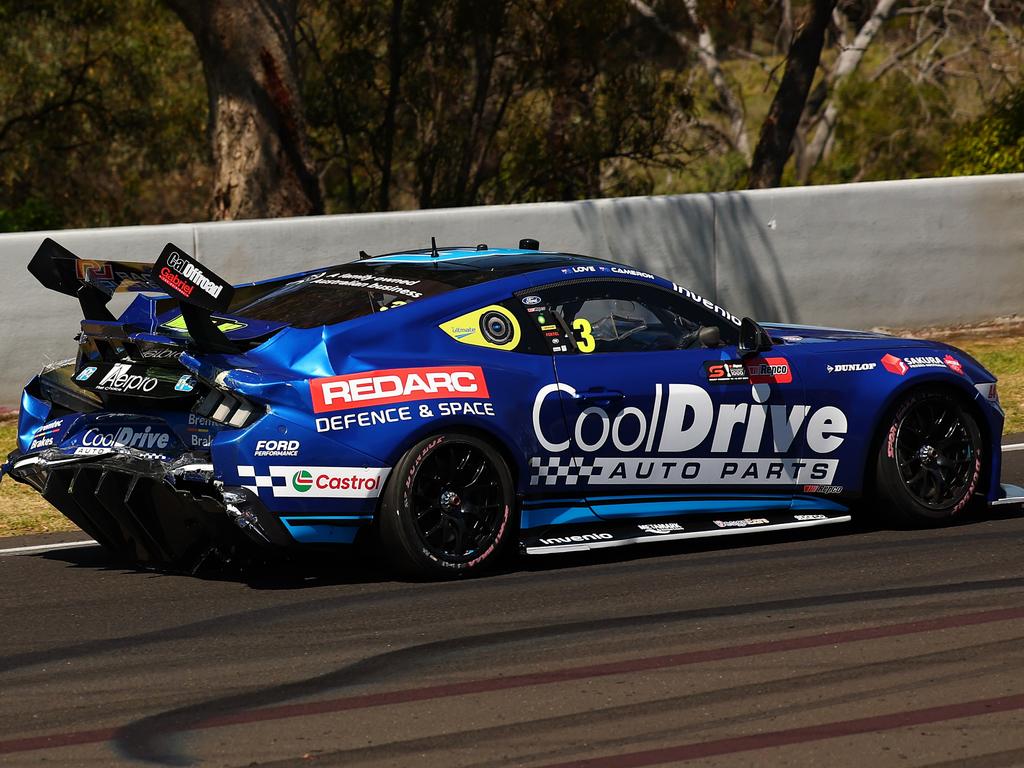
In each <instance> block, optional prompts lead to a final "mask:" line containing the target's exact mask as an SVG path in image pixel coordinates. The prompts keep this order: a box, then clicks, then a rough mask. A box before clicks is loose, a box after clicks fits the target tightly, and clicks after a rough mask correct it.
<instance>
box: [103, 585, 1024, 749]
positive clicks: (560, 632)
mask: <svg viewBox="0 0 1024 768" xmlns="http://www.w3.org/2000/svg"><path fill="white" fill-rule="evenodd" d="M1021 587H1024V578H1016V579H995V580H986V581H977V582H963V583H959V584H935V585H927V586H919V587H898V588H894V589H886V590H871V591H864V592H849V593H842V594H838V595H818V596H814V597H805V598H795V599H791V600H772V601H767V602H762V603H751V604H743V605H732V606H722V607H712V608H700V609H688V610H682V611H669V612H664V613H655V614H644V615H638V616H627V617H617V618H599V619H594V620H587V621H577V622H569V623H565V624H554V625H545V626H540V627H536V626H535V627H524V628H520V629H513V630H503V631H500V632H491V633H485V634H481V635H473V636H469V637H461V638H443V639H440V640H434V641H431V642H427V643H422V644H418V645H413V646H408V647H406V648H401V649H398V650H395V651H389V652H387V653H383V654H379V655H376V656H370V657H368V658H366V659H362V660H360V661H357V662H355V663H353V664H349V665H346V666H343V667H341V668H339V669H337V670H334V671H331V672H327V673H325V674H322V675H317V676H315V677H311V678H307V679H305V680H299V681H296V682H292V683H286V684H283V685H277V686H272V687H269V688H263V689H257V690H253V691H249V692H246V693H241V694H236V695H232V696H225V697H221V698H216V699H211V700H209V701H206V702H202V703H199V704H193V705H189V706H186V707H181V708H179V709H174V710H169V711H166V712H162V713H158V714H156V715H151V716H149V717H145V718H142V719H140V720H137V721H135V722H133V723H130V724H128V725H126V726H123V727H122V728H120V729H119V730H118V732H117V735H116V736H115V738H114V739H113V744H114V747H115V749H116V750H117V751H118V753H119V754H121V755H122V756H124V757H127V758H131V759H135V760H143V761H148V762H153V763H159V764H163V765H191V764H193V761H192V759H191V758H189V757H188V756H187V755H186V754H185V753H184V747H183V745H182V744H181V743H180V739H179V736H180V735H181V734H184V733H187V732H189V731H193V730H197V729H198V728H200V727H202V724H203V723H204V722H206V721H208V720H211V719H213V718H217V717H222V716H227V715H232V714H237V713H240V712H244V711H247V710H253V709H258V708H260V707H267V706H271V705H275V704H281V703H283V702H286V701H290V700H293V699H297V698H306V697H311V696H317V695H322V694H324V693H327V692H330V691H338V690H342V689H344V688H346V687H349V686H355V685H360V684H363V685H365V684H369V683H374V684H376V683H381V682H385V681H388V680H392V679H394V678H396V677H400V676H406V675H407V674H408V673H414V672H415V671H416V670H417V669H419V668H420V667H422V666H425V665H429V664H432V663H436V662H438V661H439V660H441V659H444V658H448V657H453V656H456V655H464V654H467V653H475V652H478V651H484V650H487V649H490V648H494V647H500V646H503V645H507V644H510V643H525V642H529V641H536V640H542V639H551V638H559V637H567V636H572V635H582V634H587V633H592V632H599V631H608V630H615V629H636V628H637V627H641V626H647V625H663V624H666V623H677V622H684V621H694V620H700V619H710V618H718V617H726V616H737V615H749V614H752V613H764V612H775V611H787V610H799V609H803V608H811V607H822V606H833V605H844V604H856V603H862V602H871V601H879V600H899V599H905V598H912V597H928V596H933V595H942V596H946V597H948V596H951V595H957V594H971V593H978V592H987V591H994V590H1016V589H1020V588H1021Z"/></svg>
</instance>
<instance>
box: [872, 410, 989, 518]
mask: <svg viewBox="0 0 1024 768" xmlns="http://www.w3.org/2000/svg"><path fill="white" fill-rule="evenodd" d="M928 400H942V401H945V402H947V403H949V404H950V405H951V406H953V407H955V408H956V409H957V412H958V415H959V417H960V418H961V420H962V421H963V423H964V424H965V426H966V429H967V432H968V434H969V436H970V438H971V441H972V442H973V444H974V449H975V451H974V468H973V473H972V475H971V480H970V482H969V483H968V486H967V488H966V489H965V490H964V492H963V494H962V495H961V496H960V497H959V498H958V499H956V500H954V501H951V502H950V504H949V505H948V506H946V507H941V508H933V507H928V506H926V505H924V504H922V503H921V502H919V501H918V500H917V498H916V497H915V496H914V494H912V493H911V492H910V491H909V490H908V489H907V487H906V484H905V483H904V481H903V478H902V476H901V475H900V470H899V466H898V465H897V459H896V439H897V435H898V433H899V428H900V425H901V423H902V422H903V419H904V418H905V417H906V415H907V413H908V412H909V411H910V410H911V409H912V408H914V407H915V406H917V405H919V404H921V403H922V402H925V401H928ZM885 424H886V426H885V430H884V434H883V437H882V442H881V445H880V446H879V451H878V461H877V472H876V477H877V481H876V484H877V490H878V492H879V494H880V495H881V496H882V497H883V500H884V501H887V502H888V503H889V504H891V505H893V506H894V507H895V510H896V512H897V516H898V518H899V519H901V520H902V521H904V522H915V521H916V522H933V523H934V522H941V521H944V520H950V519H953V518H956V517H957V516H959V515H961V514H962V513H963V511H964V510H965V509H966V508H967V507H968V506H969V505H970V503H971V501H972V499H973V498H974V494H975V492H976V491H977V490H978V486H979V484H980V482H981V476H982V468H983V460H984V455H983V452H984V443H983V440H982V434H981V429H980V427H979V426H978V423H977V419H976V417H975V416H974V415H973V414H972V413H971V412H970V410H969V409H968V408H966V407H965V405H964V402H963V400H962V399H961V398H959V397H956V396H954V395H952V394H949V393H946V392H942V391H936V390H921V391H918V392H912V393H911V394H909V395H907V396H906V397H904V398H903V399H902V400H901V401H900V402H899V404H898V405H897V406H896V407H895V408H894V409H893V411H892V412H891V413H890V414H889V416H888V418H887V420H886V422H885Z"/></svg>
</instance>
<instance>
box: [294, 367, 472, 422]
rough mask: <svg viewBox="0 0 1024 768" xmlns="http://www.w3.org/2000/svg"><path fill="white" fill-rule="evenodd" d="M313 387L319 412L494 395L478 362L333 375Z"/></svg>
mask: <svg viewBox="0 0 1024 768" xmlns="http://www.w3.org/2000/svg"><path fill="white" fill-rule="evenodd" d="M309 389H310V394H311V395H312V397H313V410H314V411H315V412H316V413H329V412H331V411H344V410H348V409H350V408H370V407H372V406H375V405H391V404H394V403H406V402H410V401H414V400H439V399H443V398H449V397H453V398H481V399H489V398H490V395H489V393H488V391H487V381H486V379H485V378H484V372H483V369H481V368H480V367H479V366H475V365H471V366H459V367H455V366H439V367H435V368H391V369H387V370H381V371H366V372H365V373H354V374H348V375H346V376H331V377H329V378H323V379H313V380H312V381H311V382H310V383H309Z"/></svg>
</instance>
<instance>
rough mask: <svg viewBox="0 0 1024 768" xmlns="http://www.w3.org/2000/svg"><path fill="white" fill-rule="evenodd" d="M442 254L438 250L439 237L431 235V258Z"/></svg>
mask: <svg viewBox="0 0 1024 768" xmlns="http://www.w3.org/2000/svg"><path fill="white" fill-rule="evenodd" d="M440 256H441V254H440V253H439V252H438V250H437V238H436V237H434V236H433V235H431V237H430V258H432V259H436V258H439V257H440Z"/></svg>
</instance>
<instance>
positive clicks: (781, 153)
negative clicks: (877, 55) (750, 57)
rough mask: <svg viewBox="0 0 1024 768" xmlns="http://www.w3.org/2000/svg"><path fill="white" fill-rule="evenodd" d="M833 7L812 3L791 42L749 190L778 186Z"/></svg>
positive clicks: (829, 2)
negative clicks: (808, 15) (807, 17)
mask: <svg viewBox="0 0 1024 768" xmlns="http://www.w3.org/2000/svg"><path fill="white" fill-rule="evenodd" d="M835 4H836V0H814V2H813V5H812V7H811V16H810V19H808V21H807V23H806V24H805V25H804V26H803V28H802V29H801V30H800V31H799V32H798V33H797V35H796V37H795V38H793V44H792V45H791V46H790V48H789V56H788V57H787V59H786V71H785V72H784V73H783V75H782V82H781V83H779V90H778V91H776V92H775V98H774V99H773V100H772V105H771V107H770V108H769V110H768V116H767V117H766V118H765V121H764V124H763V125H762V126H761V137H760V139H759V140H758V142H757V149H755V150H754V162H753V163H752V164H751V167H750V182H749V184H748V186H749V187H750V189H765V188H768V187H777V186H779V184H780V183H781V182H782V169H783V168H784V167H785V166H786V161H787V160H788V159H789V155H790V152H791V151H792V146H793V134H794V133H795V132H796V127H797V124H798V123H799V122H800V115H801V113H802V112H803V109H804V104H805V103H806V101H807V94H808V93H809V92H810V90H811V83H812V82H814V73H815V71H816V70H817V68H818V62H819V60H820V59H821V47H822V45H823V44H824V42H825V31H826V30H827V29H828V24H829V19H830V18H831V16H832V9H833V8H834V7H835Z"/></svg>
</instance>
